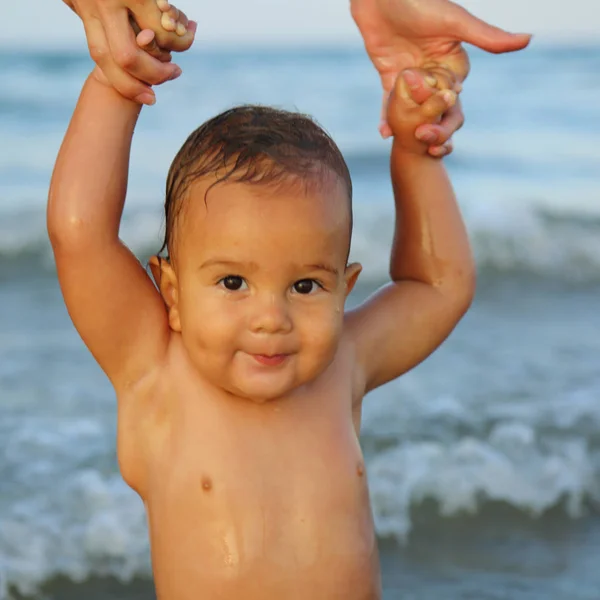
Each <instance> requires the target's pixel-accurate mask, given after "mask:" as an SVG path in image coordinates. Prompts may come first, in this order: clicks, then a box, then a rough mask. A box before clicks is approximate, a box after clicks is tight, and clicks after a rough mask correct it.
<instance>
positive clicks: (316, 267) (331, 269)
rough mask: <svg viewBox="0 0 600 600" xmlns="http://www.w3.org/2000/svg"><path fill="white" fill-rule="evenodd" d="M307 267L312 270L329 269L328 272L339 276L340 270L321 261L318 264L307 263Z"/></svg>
mask: <svg viewBox="0 0 600 600" xmlns="http://www.w3.org/2000/svg"><path fill="white" fill-rule="evenodd" d="M305 268H306V269H310V270H311V271H327V272H328V273H331V274H332V275H335V276H336V277H337V276H338V272H339V271H338V270H337V269H336V268H335V267H332V266H331V265H326V264H324V263H319V264H316V265H306V266H305Z"/></svg>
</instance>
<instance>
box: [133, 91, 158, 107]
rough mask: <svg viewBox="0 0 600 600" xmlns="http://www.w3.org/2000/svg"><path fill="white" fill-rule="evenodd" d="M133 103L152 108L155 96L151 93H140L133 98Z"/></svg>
mask: <svg viewBox="0 0 600 600" xmlns="http://www.w3.org/2000/svg"><path fill="white" fill-rule="evenodd" d="M135 101H136V102H139V103H140V104H147V105H148V106H152V105H153V104H155V103H156V96H155V95H154V94H152V93H151V92H142V93H141V94H138V95H137V96H136V97H135Z"/></svg>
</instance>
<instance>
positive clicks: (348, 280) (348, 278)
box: [344, 263, 362, 296]
mask: <svg viewBox="0 0 600 600" xmlns="http://www.w3.org/2000/svg"><path fill="white" fill-rule="evenodd" d="M361 271H362V265H361V264H360V263H352V264H350V265H348V266H347V267H346V271H345V273H344V283H345V284H346V296H347V295H348V294H349V293H350V292H351V291H352V289H353V288H354V286H355V285H356V281H357V279H358V276H359V275H360V272H361Z"/></svg>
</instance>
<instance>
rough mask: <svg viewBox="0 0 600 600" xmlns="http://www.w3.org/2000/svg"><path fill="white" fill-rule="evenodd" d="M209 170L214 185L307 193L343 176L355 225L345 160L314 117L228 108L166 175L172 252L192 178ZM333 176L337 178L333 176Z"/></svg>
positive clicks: (166, 245)
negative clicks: (287, 188) (235, 184)
mask: <svg viewBox="0 0 600 600" xmlns="http://www.w3.org/2000/svg"><path fill="white" fill-rule="evenodd" d="M208 175H214V177H215V180H214V182H213V183H212V184H211V185H210V186H209V188H208V190H207V192H206V195H205V197H204V201H205V202H206V196H207V195H208V192H209V191H210V189H211V188H212V187H213V186H214V185H216V184H218V183H222V182H225V181H233V182H238V183H248V184H257V185H265V186H278V185H282V186H284V185H285V186H290V185H298V184H299V185H302V186H303V187H304V189H305V190H306V191H307V192H308V191H309V190H310V189H314V188H317V187H321V186H323V185H326V184H328V185H332V181H333V180H334V179H335V180H336V183H337V182H338V181H341V182H342V183H343V184H344V187H345V188H346V190H347V193H348V205H349V218H350V229H351V228H352V182H351V179H350V173H349V171H348V166H347V165H346V161H345V160H344V157H343V156H342V153H341V152H340V150H339V148H338V147H337V145H336V144H335V142H334V141H333V140H332V139H331V137H330V136H329V135H328V134H327V132H326V131H325V130H324V129H323V128H322V127H320V126H319V125H318V124H317V123H316V122H315V121H314V120H313V119H312V118H311V117H309V116H307V115H304V114H301V113H296V112H290V111H286V110H280V109H276V108H271V107H268V106H258V105H244V106H238V107H235V108H232V109H230V110H227V111H225V112H223V113H221V114H219V115H217V116H216V117H214V118H212V119H210V120H209V121H207V122H206V123H204V124H203V125H201V126H200V127H199V128H198V129H196V130H195V131H194V132H193V133H192V134H191V135H190V136H189V137H188V139H187V140H186V142H185V143H184V144H183V146H182V148H181V150H179V152H178V153H177V155H176V156H175V159H174V160H173V163H172V164H171V168H170V170H169V175H168V178H167V190H166V198H165V237H164V242H163V246H162V248H161V250H160V252H161V253H162V252H163V251H165V250H166V251H167V253H171V254H172V249H173V241H174V233H175V229H176V222H177V219H178V216H179V214H180V213H181V210H182V206H183V204H184V202H183V200H184V198H185V196H186V193H187V192H188V190H189V188H190V186H191V185H193V183H194V182H195V181H197V180H199V179H201V178H203V177H206V176H208ZM332 176H333V177H332Z"/></svg>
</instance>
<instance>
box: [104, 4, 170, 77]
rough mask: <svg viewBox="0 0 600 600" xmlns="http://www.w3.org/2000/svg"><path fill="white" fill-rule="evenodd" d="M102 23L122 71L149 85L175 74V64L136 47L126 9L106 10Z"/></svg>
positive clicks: (111, 49)
mask: <svg viewBox="0 0 600 600" xmlns="http://www.w3.org/2000/svg"><path fill="white" fill-rule="evenodd" d="M104 24H105V27H106V29H107V31H108V45H109V47H110V51H111V54H112V56H113V59H114V61H115V62H116V64H117V65H118V66H119V67H120V68H121V69H122V70H123V71H125V72H127V73H128V74H129V75H131V76H133V77H135V78H136V79H139V80H140V81H143V82H145V83H148V84H150V85H156V84H159V83H164V82H165V81H168V80H169V79H172V78H174V77H176V76H177V75H176V73H177V72H179V68H178V67H177V65H174V64H170V63H163V62H160V61H159V60H157V59H155V58H153V57H152V56H150V55H149V54H148V53H146V52H144V51H143V50H140V49H139V48H138V46H137V44H136V42H135V36H134V32H133V30H132V29H131V26H130V25H129V20H128V13H127V10H126V9H121V10H117V11H111V12H110V13H109V12H107V13H106V14H105V16H104Z"/></svg>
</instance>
